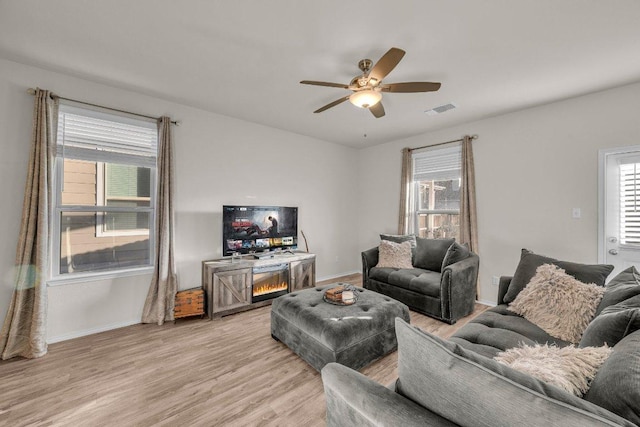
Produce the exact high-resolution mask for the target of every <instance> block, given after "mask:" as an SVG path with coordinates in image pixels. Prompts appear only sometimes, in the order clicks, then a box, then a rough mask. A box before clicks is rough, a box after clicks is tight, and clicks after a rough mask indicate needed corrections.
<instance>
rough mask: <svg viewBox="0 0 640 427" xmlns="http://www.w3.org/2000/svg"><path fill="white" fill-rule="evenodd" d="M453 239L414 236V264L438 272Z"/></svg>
mask: <svg viewBox="0 0 640 427" xmlns="http://www.w3.org/2000/svg"><path fill="white" fill-rule="evenodd" d="M454 241H455V240H454V239H426V238H423V237H416V255H415V259H414V262H413V263H414V266H415V267H417V268H422V269H423V270H429V271H436V272H440V269H441V268H442V261H444V256H445V255H446V254H447V250H448V249H449V247H450V246H451V245H452V244H453V242H454Z"/></svg>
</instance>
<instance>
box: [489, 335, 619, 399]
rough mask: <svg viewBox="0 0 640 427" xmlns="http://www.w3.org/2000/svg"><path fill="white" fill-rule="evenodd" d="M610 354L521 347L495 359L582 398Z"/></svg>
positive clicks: (586, 349)
mask: <svg viewBox="0 0 640 427" xmlns="http://www.w3.org/2000/svg"><path fill="white" fill-rule="evenodd" d="M611 351H612V350H611V348H610V347H584V348H579V347H574V346H571V345H569V346H566V347H557V346H554V345H551V346H550V345H548V344H544V345H540V344H536V345H534V346H527V345H521V346H519V347H514V348H510V349H509V350H507V351H504V352H502V353H500V354H498V355H497V356H496V357H495V360H497V361H498V362H500V363H502V364H505V365H507V366H510V367H512V368H513V369H516V370H518V371H520V372H524V373H527V374H529V375H531V376H533V377H536V378H538V379H539V380H542V381H544V382H546V383H549V384H553V385H555V386H556V387H559V388H561V389H563V390H565V391H567V392H569V393H571V394H574V395H576V396H578V397H582V395H583V394H585V393H586V392H587V390H589V382H590V381H591V380H593V377H595V375H596V372H598V368H600V365H602V363H604V361H605V360H606V359H607V357H609V355H610V354H611Z"/></svg>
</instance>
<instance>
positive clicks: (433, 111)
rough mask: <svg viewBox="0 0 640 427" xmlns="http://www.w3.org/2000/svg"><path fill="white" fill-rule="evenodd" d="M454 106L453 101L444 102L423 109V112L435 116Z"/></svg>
mask: <svg viewBox="0 0 640 427" xmlns="http://www.w3.org/2000/svg"><path fill="white" fill-rule="evenodd" d="M454 108H456V105H455V104H453V103H449V104H444V105H441V106H439V107H434V108H432V109H430V110H427V111H425V114H427V115H429V116H435V115H436V114H442V113H444V112H445V111H449V110H453V109H454Z"/></svg>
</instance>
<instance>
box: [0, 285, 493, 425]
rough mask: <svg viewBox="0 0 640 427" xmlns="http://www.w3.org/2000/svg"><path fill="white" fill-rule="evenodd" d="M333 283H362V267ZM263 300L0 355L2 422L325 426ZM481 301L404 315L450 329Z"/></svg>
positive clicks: (380, 373) (388, 373)
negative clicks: (447, 317)
mask: <svg viewBox="0 0 640 427" xmlns="http://www.w3.org/2000/svg"><path fill="white" fill-rule="evenodd" d="M336 281H343V282H350V283H353V284H356V285H360V282H361V275H360V274H355V275H352V276H346V277H343V278H340V279H339V280H338V279H334V280H331V281H330V282H336ZM321 284H322V283H321ZM270 308H271V307H270V306H267V307H261V308H258V309H255V310H251V311H247V312H244V313H239V314H234V315H231V316H228V317H224V318H222V319H220V320H214V321H210V320H207V319H199V318H192V319H184V320H178V322H177V323H176V324H173V323H168V324H165V325H164V326H157V325H134V326H130V327H126V328H121V329H116V330H113V331H108V332H103V333H100V334H95V335H91V336H87V337H82V338H77V339H73V340H69V341H65V342H61V343H56V344H52V345H50V346H49V353H48V354H47V355H46V356H44V357H42V358H40V359H35V360H25V359H12V360H9V361H0V426H27V425H28V426H156V425H161V426H178V425H180V426H227V425H228V426H301V425H305V426H306V425H309V426H323V425H324V424H325V403H324V395H323V388H322V379H321V377H320V374H319V373H318V372H316V371H315V370H314V369H313V368H311V367H310V366H309V365H307V363H306V362H304V361H303V360H302V359H300V358H299V357H298V356H296V355H295V354H294V353H292V352H291V351H290V350H289V349H288V348H287V347H286V346H285V345H284V344H281V343H279V342H276V341H275V340H273V339H272V338H271V334H270ZM486 308H487V307H486V306H483V305H480V304H477V305H476V310H475V312H474V314H472V315H471V316H469V317H467V318H465V319H462V320H460V321H458V323H456V324H455V325H453V326H451V325H447V324H445V323H442V322H439V321H437V320H434V319H431V318H429V317H426V316H423V315H420V314H417V313H414V312H411V323H412V324H414V325H417V326H419V327H420V328H422V329H424V330H427V331H430V332H432V333H435V334H437V335H439V336H443V337H448V336H450V335H451V334H452V333H454V332H455V331H456V330H457V329H459V328H460V327H461V326H462V325H464V324H465V323H466V322H467V321H468V320H469V319H471V318H473V317H474V316H476V315H477V314H479V313H481V312H483V311H484V310H486ZM396 364H397V352H394V353H392V354H389V355H387V356H385V357H384V358H382V359H380V360H378V361H377V362H375V363H373V364H371V365H369V366H367V367H366V368H364V369H362V370H361V372H362V373H363V374H365V375H367V376H369V377H371V378H373V379H374V380H376V381H378V382H380V383H382V384H385V385H386V384H389V383H391V382H392V381H393V380H394V379H395V377H396V374H397V372H396V368H397V367H396Z"/></svg>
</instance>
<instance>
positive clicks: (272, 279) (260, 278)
mask: <svg viewBox="0 0 640 427" xmlns="http://www.w3.org/2000/svg"><path fill="white" fill-rule="evenodd" d="M288 290H289V264H286V263H285V264H275V265H268V266H261V267H253V287H252V290H251V292H252V293H251V302H252V303H254V302H258V301H265V300H268V299H272V298H277V297H279V296H280V295H285V294H286V293H287V292H288Z"/></svg>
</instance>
